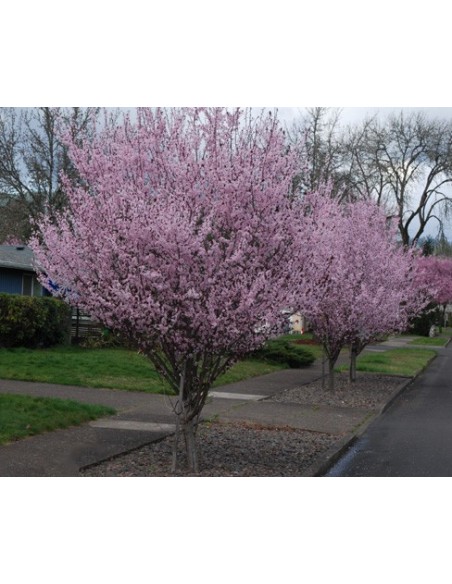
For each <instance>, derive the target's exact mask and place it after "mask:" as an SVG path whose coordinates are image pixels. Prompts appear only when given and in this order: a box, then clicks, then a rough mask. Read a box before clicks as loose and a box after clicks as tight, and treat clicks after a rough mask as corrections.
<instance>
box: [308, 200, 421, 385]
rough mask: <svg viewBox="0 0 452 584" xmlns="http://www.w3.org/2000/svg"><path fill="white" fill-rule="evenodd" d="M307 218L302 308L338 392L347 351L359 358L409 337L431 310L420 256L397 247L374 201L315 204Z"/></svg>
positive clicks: (352, 368) (352, 370) (353, 373)
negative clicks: (337, 370) (384, 338)
mask: <svg viewBox="0 0 452 584" xmlns="http://www.w3.org/2000/svg"><path fill="white" fill-rule="evenodd" d="M306 205H307V213H306V217H305V219H304V229H305V231H304V233H305V237H306V241H305V245H304V248H303V249H304V253H305V258H304V286H303V287H302V289H301V291H300V297H299V302H300V309H301V311H302V312H303V314H304V315H305V316H306V318H307V319H308V321H309V322H310V323H311V326H312V329H313V331H314V333H315V334H316V336H317V337H318V338H319V339H320V341H321V342H322V344H323V347H324V350H325V354H326V356H327V359H328V366H329V387H330V389H333V388H334V366H335V363H336V361H337V359H338V357H339V354H340V351H341V349H342V348H343V347H345V346H347V345H348V346H349V347H350V350H351V361H350V379H351V380H352V381H353V380H354V379H355V376H356V357H357V355H358V354H359V353H360V352H361V351H362V350H363V348H364V347H365V346H366V345H367V344H368V343H370V342H372V341H373V340H375V339H376V338H377V337H378V336H379V335H381V334H386V333H389V332H395V331H401V330H404V329H405V328H406V326H407V323H408V319H409V318H410V317H411V316H412V315H413V314H415V313H417V312H418V311H419V310H420V309H421V308H422V306H424V304H425V298H424V297H423V296H422V294H420V292H419V289H418V287H417V286H416V285H415V282H414V277H415V272H414V266H415V257H414V253H413V251H410V250H406V249H404V248H403V247H401V246H399V245H397V243H396V240H395V236H396V232H395V230H394V229H393V228H391V227H390V226H388V224H387V220H386V217H385V215H384V214H383V213H382V212H381V210H380V209H379V208H378V207H377V206H376V205H374V204H373V203H370V202H358V203H352V204H347V205H346V204H340V203H338V202H337V201H336V200H332V199H331V198H330V197H329V196H328V192H326V193H324V195H323V196H316V197H310V198H308V199H307V201H306Z"/></svg>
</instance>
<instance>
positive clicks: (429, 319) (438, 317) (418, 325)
mask: <svg viewBox="0 0 452 584" xmlns="http://www.w3.org/2000/svg"><path fill="white" fill-rule="evenodd" d="M433 325H436V326H441V325H442V314H441V309H440V308H439V307H438V305H437V304H429V305H428V306H427V307H426V308H425V309H424V310H423V311H422V312H421V313H420V314H419V315H418V316H417V317H416V318H414V319H413V320H412V321H411V323H410V328H409V332H410V333H411V334H414V335H420V336H421V337H428V336H429V334H430V328H431V327H432V326H433Z"/></svg>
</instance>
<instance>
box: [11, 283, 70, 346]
mask: <svg viewBox="0 0 452 584" xmlns="http://www.w3.org/2000/svg"><path fill="white" fill-rule="evenodd" d="M70 322H71V308H70V307H69V306H68V305H67V304H65V303H64V302H62V301H61V300H57V299H55V298H47V297H44V298H40V297H35V296H17V295H14V294H0V347H7V348H12V347H27V348H36V347H50V346H52V345H59V344H62V343H65V342H67V341H68V339H69V334H70Z"/></svg>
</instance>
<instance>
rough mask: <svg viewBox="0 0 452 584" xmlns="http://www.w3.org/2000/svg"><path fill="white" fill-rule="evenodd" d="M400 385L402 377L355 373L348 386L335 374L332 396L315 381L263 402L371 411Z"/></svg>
mask: <svg viewBox="0 0 452 584" xmlns="http://www.w3.org/2000/svg"><path fill="white" fill-rule="evenodd" d="M404 381H406V378H403V377H395V376H389V375H378V374H375V373H358V374H357V378H356V381H355V382H354V383H352V384H351V383H350V382H349V379H348V374H336V378H335V389H334V392H331V391H330V390H329V389H328V387H327V386H326V385H325V387H322V381H321V380H318V381H315V382H313V383H308V384H306V385H303V386H301V387H297V388H295V389H288V390H286V391H282V392H281V393H279V394H277V395H275V396H273V397H271V398H269V399H268V400H267V401H273V402H279V403H296V404H303V405H324V406H342V407H348V408H366V409H375V408H378V407H380V406H382V405H384V404H385V403H386V402H387V401H388V398H389V397H390V396H391V395H392V393H393V392H394V391H395V390H396V389H397V387H399V386H401V384H402V383H404Z"/></svg>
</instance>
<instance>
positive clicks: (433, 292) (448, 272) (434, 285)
mask: <svg viewBox="0 0 452 584" xmlns="http://www.w3.org/2000/svg"><path fill="white" fill-rule="evenodd" d="M417 283H418V285H419V286H420V287H422V288H423V289H424V290H425V292H426V294H428V296H429V297H430V299H431V302H432V303H434V304H437V305H438V304H439V305H440V306H441V307H442V313H443V321H444V317H445V313H446V306H447V304H449V302H452V258H448V257H441V256H422V257H420V258H419V259H418V262H417Z"/></svg>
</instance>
